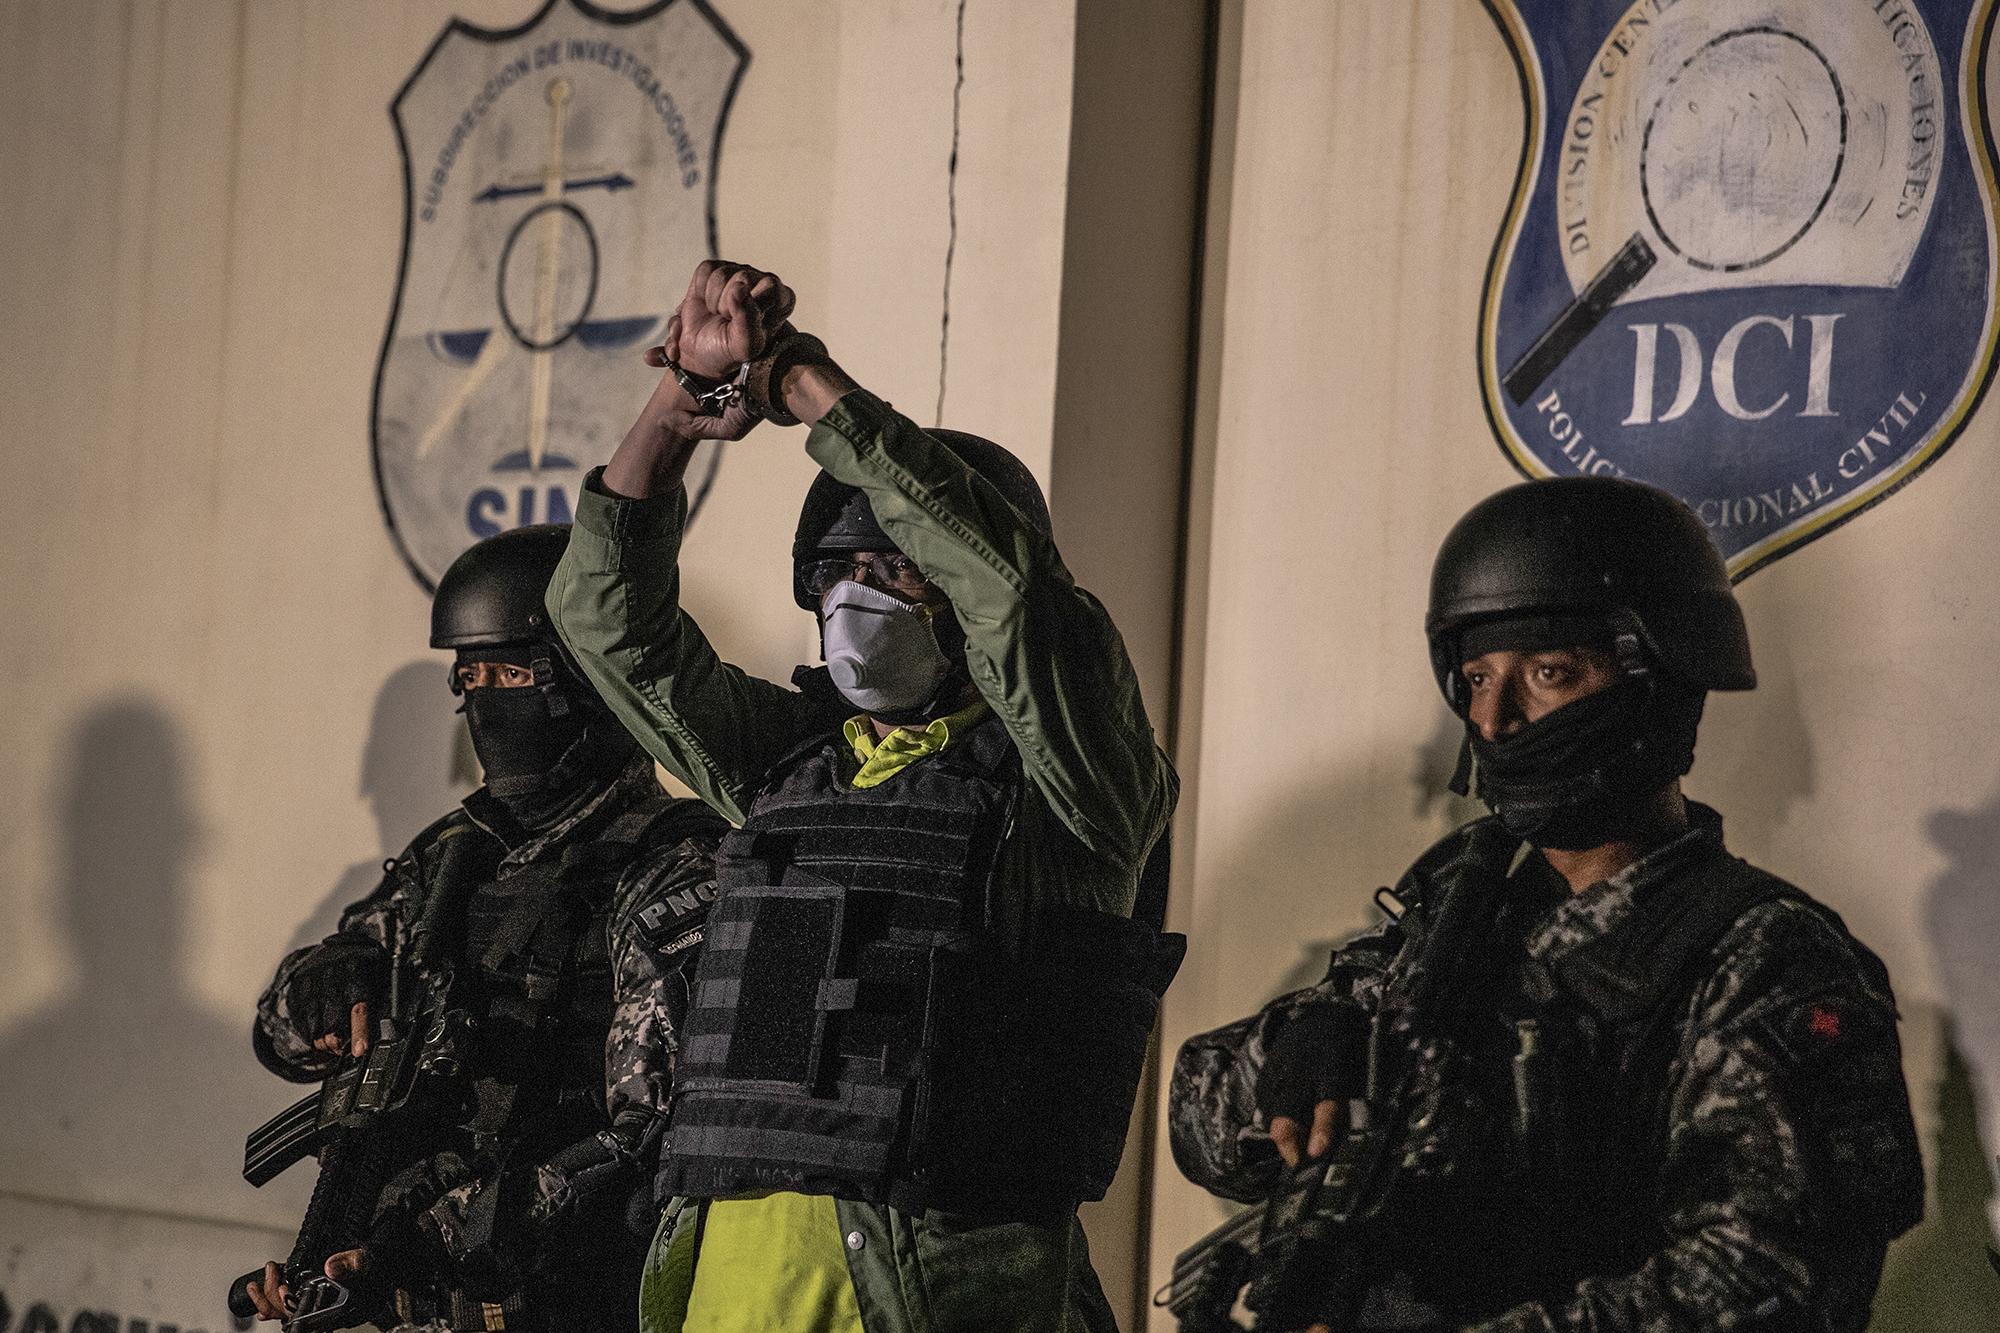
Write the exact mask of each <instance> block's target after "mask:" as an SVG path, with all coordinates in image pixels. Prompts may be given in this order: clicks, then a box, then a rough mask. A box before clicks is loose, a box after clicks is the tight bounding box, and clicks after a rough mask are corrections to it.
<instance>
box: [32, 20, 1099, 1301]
mask: <svg viewBox="0 0 2000 1333" xmlns="http://www.w3.org/2000/svg"><path fill="white" fill-rule="evenodd" d="M539 7H540V5H539V0H488V2H486V3H472V2H471V0H460V3H456V4H454V3H450V2H449V0H428V2H426V3H416V4H397V5H389V4H380V5H371V6H365V7H360V6H293V5H263V4H249V3H243V4H226V3H218V2H216V0H187V2H186V3H169V4H131V5H125V4H114V3H102V4H90V5H81V6H79V5H71V4H66V3H24V4H20V5H8V6H5V7H4V8H0V121H4V124H0V174H4V175H5V177H6V179H7V180H8V181H9V182H10V184H9V186H8V188H7V189H6V190H4V191H0V218H4V220H5V222H6V225H7V227H8V231H7V235H8V237H9V240H8V243H7V244H6V245H5V246H4V247H0V290H4V291H5V292H6V293H7V301H6V306H7V309H6V314H5V316H4V318H0V362H4V368H0V438H4V439H6V440H7V441H8V450H9V457H10V459H11V460H12V461H13V462H14V463H15V464H16V466H17V468H18V469H19V472H18V475H19V484H17V485H14V486H10V487H8V488H6V493H5V496H4V498H0V522H4V526H5V530H6V532H7V533H8V536H7V537H6V539H5V542H4V550H5V553H6V555H5V568H6V576H5V577H4V579H0V616H4V620H5V623H6V624H7V625H8V626H9V632H8V634H7V635H6V642H7V644H8V647H9V650H10V651H9V653H8V656H9V658H10V660H11V661H12V662H13V663H14V666H13V668H12V670H13V672H14V687H15V691H16V693H15V699H16V706H15V707H14V708H11V709H8V710H6V712H5V717H4V719H0V750H4V752H5V753H6V754H8V755H9V756H10V760H11V762H10V763H9V764H8V765H7V766H6V768H5V772H4V774H0V809H4V810H5V811H6V814H5V815H4V816H0V830H4V836H0V917H4V919H5V920H6V922H7V923H8V927H7V930H6V931H5V932H4V941H0V1124H4V1125H5V1126H6V1129H5V1131H4V1132H0V1297H3V1298H4V1300H5V1301H6V1302H7V1303H8V1306H9V1307H10V1308H11V1310H12V1311H13V1312H14V1317H16V1318H25V1317H26V1315H27V1313H28V1312H29V1311H30V1310H31V1309H32V1307H33V1306H34V1304H35V1303H36V1302H43V1303H46V1305H47V1306H48V1308H49V1310H50V1311H51V1312H53V1314H54V1315H56V1316H59V1317H60V1319H61V1320H62V1321H63V1322H64V1324H65V1325H67V1323H68V1321H69V1319H70V1318H71V1315H72V1312H74V1311H76V1310H79V1309H94V1310H103V1311H113V1312H115V1313H117V1314H118V1315H119V1316H121V1317H128V1318H142V1319H148V1320H151V1321H153V1322H154V1323H167V1324H178V1325H180V1326H181V1327H182V1328H209V1329H213V1328H215V1327H218V1326H221V1325H223V1324H226V1323H227V1322H228V1316H227V1315H226V1313H224V1311H223V1309H222V1303H221V1296H222V1291H223V1285H224V1282H225V1281H226V1279H227V1278H229V1277H232V1276H234V1275H235V1274H236V1273H238V1272H241V1271H243V1270H244V1269H245V1268H248V1267H249V1266H251V1264H252V1263H253V1262H256V1261H261V1259H262V1258H263V1257H265V1256H266V1255H278V1254H282V1253H284V1251H285V1249H286V1248H287V1247H288V1246H289V1242H290V1230H291V1229H292V1228H294V1227H295V1226H296V1222H297V1218H298V1216H299V1214H300V1212H301V1211H302V1209H303V1206H304V1202H305V1190H306V1188H307V1187H308V1186H309V1184H310V1171H309V1169H308V1170H299V1171H295V1172H294V1173H292V1174H291V1175H289V1176H287V1177H286V1178H284V1179H282V1180H281V1181H280V1182H278V1183H276V1184H274V1185H272V1186H270V1187H268V1188H267V1189H266V1190H264V1191H261V1192H260V1191H252V1190H251V1189H250V1188H249V1187H248V1186H246V1185H244V1184H243V1183H242V1181H241V1180H240V1178H239V1177H238V1174H237V1172H238V1166H239V1164H240V1152H241V1141H242V1135H243V1133H244V1132H245V1131H247V1130H248V1129H249V1128H251V1127H252V1126H253V1125H254V1124H255V1123H257V1122H258V1121H260V1120H262V1119H263V1118H264V1117H265V1116H266V1115H268V1114H270V1113H272V1112H274V1111H276V1110H277V1109H278V1108H279V1107H281V1106H282V1105H284V1104H286V1103H287V1102H289V1101H290V1100H291V1099H292V1098H293V1097H294V1096H296V1095H297V1090H296V1089H293V1088H291V1087H288V1086H285V1085H282V1084H280V1083H279V1082H278V1081H276V1080H274V1079H272V1078H271V1077H270V1076H269V1075H267V1074H265V1073H264V1072H263V1071H262V1070H261V1069H260V1068H259V1067H258V1066H257V1065H256V1064H255V1062H254V1061H253V1060H252V1059H251V1057H250V1054H249V1046H248V1030H249V1022H250V1014H251V1006H252V1004H253V1002H254V1000H255V997H256V995H257V992H258V990H259V989H260V988H261V987H262V985H263V984H264V982H265V981H266V980H267V979H268V978H269V976H270V972H271V969H272V967H273V966H274V965H275V963H276V962H277V959H278V958H279V956H280V955H281V954H282V953H283V952H284V951H285V950H286V949H288V948H290V947H294V946H295V945H297V944H299V943H302V942H305V941H308V940H311V939H315V938H317V937H318V936H319V935H321V934H323V933H324V932H325V931H326V930H327V929H328V928H329V927H330V925H331V922H332V920H333V917H334V915H335V914H336V913H337V911H338V909H339V907H340V905H341V904H343V903H344V902H347V901H350V900H351V899H353V898H354V897H357V896H359V894H360V893H362V892H365V891H366V890H367V889H368V888H370V887H372V885H373V880H374V876H375V874H376V873H377V871H378V869H379V863H380V861H381V859H382V858H383V857H384V856H385V855H392V854H394V853H395V852H396V851H397V850H398V849H400V847H401V846H402V844H403V843H404V842H405V841H406V840H407V839H408V837H409V836H410V835H411V834H412V833H414V832H415V831H416V830H417V829H418V828H420V827H422V826H423V825H424V824H426V823H428V822H429V821H430V820H431V819H432V818H434V817H436V815H437V814H439V813H441V812H442V811H443V809H445V808H446V807H447V806H448V804H449V803H450V802H451V801H452V800H454V799H455V797H456V795H457V794H458V793H460V792H462V791H463V790H464V789H465V787H466V785H467V783H468V781H469V778H470V775H471V771H472V770H471V767H470V764H469V760H468V757H467V756H466V755H464V754H463V753H462V751H461V750H460V749H459V746H460V741H459V739H458V738H459V735H460V732H459V728H458V726H457V722H456V719H455V718H454V717H453V716H452V713H451V709H452V707H453V705H452V701H451V699H450V697H449V696H448V695H447V693H446V692H445V689H444V664H445V659H444V658H443V656H442V655H439V654H432V653H430V652H429V651H428V650H427V649H426V647H425V635H426V630H427V618H426V616H427V606H428V599H427V598H426V597H425V595H424V594H423V592H422V590H421V589H420V588H419V587H418V586H417V585H416V583H415V582H414V580H413V579H412V578H411V577H410V575H409V574H408V573H407V572H406V571H405V570H404V568H403V566H402V563H401V561H400V560H399V558H398V556H397V554H396V552H395V550H394V548H393V546H392V544H391V542H390V540H389V537H388V534H387V533H386V531H385V530H384V527H383V523H382V519H381V515H380V512H379V510H378V507H377V499H376V494H375V490H374V483H373V480H372V478H371V473H370V464H369V434H368V423H369V401H370V386H371V383H372V379H373V375H374V372H375V364H376V357H377V354H378V351H379V349H380V345H381V338H382V332H383V327H384V322H385V320H386V317H387V315H388V312H389V303H390V300H391V296H392V293H393V291H394V288H395V280H396V272H397V265H398V258H399V246H400V244H401V235H402V225H403V222H402V212H403V182H402V175H401V172H402V167H401V161H400V159H399V157H398V153H397V146H396V139H395V136H394V133H393V130H392V127H391V123H390V120H389V117H388V114H387V107H388V104H389V101H390V98H391V97H392V96H393V95H394V94H395V92H396V90H397V88H398V87H399V86H400V85H401V84H402V82H403V80H404V79H405V78H406V77H407V76H408V75H409V73H410V72H411V70H412V69H413V68H414V67H415V65H416V63H417V61H418V60H419V58H420V57H421V56H422V55H423V53H424V51H425V49H426V48H427V47H428V46H429V44H430V43H431V41H432V39H433V38H434V37H436V36H437V34H438V33H439V31H440V30H441V29H442V28H443V26H444V25H445V24H446V23H447V22H448V21H449V20H450V19H451V18H452V17H453V15H454V14H457V15H458V16H460V17H463V18H465V19H466V20H468V21H471V22H475V23H478V24H481V25H485V26H488V27H510V26H513V25H516V24H519V23H522V22H524V21H525V20H527V19H528V18H529V17H531V16H532V15H533V14H534V13H535V12H536V11H537V9H538V8H539ZM626 7H627V8H629V7H631V6H626ZM720 9H721V12H722V14H723V17H724V18H725V19H726V20H727V21H728V22H729V23H730V24H731V25H732V26H733V28H734V29H735V31H736V33H737V35H738V36H739V37H740V38H741V39H742V41H743V42H744V44H745V45H747V46H748V47H749V48H750V51H751V53H752V56H751V63H750V66H749V68H748V70H747V72H746V75H745V79H744V82H743V84H742V87H741V91H740V93H739V95H738V97H737V100H736V103H735V107H734V111H733V115H732V118H731V120H730V122H729V125H728V128H727V131H726V134H725V136H724V138H723V143H722V152H721V160H720V162H719V163H717V164H715V170H716V175H717V179H718V191H717V200H716V206H717V208H716V211H717V217H716V223H717V232H718V237H719V240H720V243H721V246H722V248H723V250H724V251H725V252H727V253H729V254H731V255H733V256H740V257H744V258H748V259H751V260H753V261H754V262H757V263H759V264H761V265H764V266H766V267H769V268H773V269H776V270H778V271H780V272H782V273H783V274H785V275H786V276H787V278H788V279H789V280H790V281H792V282H793V283H794V284H795V285H796V286H797V288H798V289H799V291H800V293H801V305H800V311H799V320H800V322H801V323H802V324H805V325H807V326H809V327H812V328H814V329H815V330H817V331H818V332H820V333H821V334H822V335H823V336H824V337H826V339H827V340H828V341H829V342H830V343H831V344H832V345H833V346H835V347H836V348H838V349H839V350H840V353H841V355H842V357H843V360H845V361H846V362H847V363H848V364H849V365H850V366H851V367H852V369H853V370H854V371H855V373H856V374H857V375H858V376H859V377H860V378H862V379H863V380H864V381H866V382H867V383H868V384H869V385H870V386H871V387H873V388H875V389H877V390H878V391H880V392H882V393H883V394H884V395H885V396H887V397H889V398H891V399H892V400H894V401H896V402H897V403H898V404H900V405H903V406H904V407H905V408H908V409H912V410H913V412H914V414H915V415H916V416H917V417H918V418H919V419H921V420H924V421H927V422H928V421H931V420H933V419H934V416H935V413H936V410H937V405H938V402H939V399H940V395H941V394H942V396H943V399H944V408H945V411H946V412H947V413H948V415H949V416H950V418H951V420H952V421H953V422H954V424H957V425H960V426H964V427H967V428H969V429H974V430H979V431H981V432H983V433H986V434H990V435H993V436H996V437H998V438H1000V439H1003V440H1006V441H1007V442H1008V443H1009V444H1010V445H1012V446H1013V447H1014V448H1015V449H1016V450H1017V451H1018V452H1019V453H1021V454H1022V455H1023V456H1024V457H1025V458H1026V459H1027V460H1028V461H1029V462H1030V464H1031V466H1033V467H1035V468H1036V470H1037V471H1038V472H1040V473H1041V474H1042V475H1043V476H1044V477H1046V476H1047V475H1048V471H1049V459H1050V449H1051V433H1052V426H1051V422H1052V411H1053V409H1052V406H1051V404H1052V398H1053V386H1054V380H1055V364H1056V335H1057V324H1058V316H1059V301H1058V296H1059V292H1058V284H1059V277H1060V259H1061V253H1062V227H1063V210H1062V199H1063V193H1064V187H1065V176H1064V172H1063V169H1062V164H1063V163H1064V162H1065V160H1066V156H1067V143H1068V137H1069V117H1068V105H1069V100H1068V93H1069V79H1068V77H1067V72H1068V70H1069V68H1070V63H1071V41H1072V36H1071V34H1072V29H1073V23H1072V18H1071V14H1070V11H1069V10H1068V9H1067V8H1066V7H1065V6H1063V5H1061V4H1046V3H1034V4H1028V5H1012V6H1009V7H1008V8H1007V9H1006V10H1005V11H1000V10H997V9H995V8H993V7H990V6H986V7H982V6H979V5H972V6H969V7H968V9H967V13H966V16H965V23H964V33H963V41H964V62H965V70H966V75H967V77H966V81H965V85H964V88H963V92H962V97H961V100H960V105H959V112H960V114H959V117H958V126H957V129H956V133H957V136H958V140H957V143H956V145H954V141H953V135H954V124H953V96H954V87H955V84H956V80H957V65H956V60H955V55H956V47H957V42H958V39H959V29H958V15H959V7H958V6H957V5H956V4H953V3H948V0H899V2H898V3H871V4H866V5H848V6H825V5H820V4H814V3H806V2H804V0H800V2H799V3H770V2H769V0H759V2H758V3H755V4H748V3H728V0H724V3H723V4H722V5H721V6H720ZM955 146H956V149H957V152H958V172H957V178H956V186H955V188H956V192H957V199H956V204H957V214H958V226H957V234H956V246H955V249H956V253H955V257H954V260H953V268H952V278H951V288H950V294H949V296H950V301H951V323H950V338H949V342H948V344H946V343H941V337H940V334H941V312H942V307H943V303H944V301H945V299H946V279H945V258H946V251H947V246H948V245H949V244H950V243H951V240H952V237H951V233H950V231H949V220H948V197H947V169H948V166H949V164H950V162H951V159H952V154H953V151H954V147H955ZM1051 164H1053V165H1051ZM679 294H680V293H679V289H678V287H676V289H675V290H673V291H671V292H666V293H662V294H661V295H662V297H663V299H664V300H665V301H667V302H669V303H671V302H672V301H673V300H676V299H678V297H679ZM947 351H948V353H949V367H948V371H947V372H946V373H945V374H944V375H943V377H942V380H941V377H940V358H941V354H942V353H944V352H947ZM651 381H652V376H651V374H650V373H649V372H646V371H644V370H643V368H641V367H638V366H637V365H636V363H635V366H634V375H633V386H634V388H633V392H634V394H635V395H636V396H635V398H634V400H633V404H632V406H633V407H634V408H636V405H637V402H638V401H640V400H642V399H643V396H644V394H645V393H646V392H647V391H649V389H650V386H651ZM803 439H804V432H803V431H793V432H789V433H781V432H778V431H775V430H770V429H767V430H765V431H764V432H762V433H760V434H759V435H756V436H753V437H752V438H751V439H750V440H748V441H747V442H745V443H744V444H742V445H741V446H739V447H737V448H736V449H734V450H732V451H731V453H730V456H729V457H728V458H727V459H726V461H725V463H724V465H723V467H722V470H721V473H720V476H719V480H718V482H717V485H716V487H715V490H714V492H713V493H712V496H711V499H710V502H709V506H708V508H707V509H706V510H705V512H704V513H703V515H702V517H701V520H700V524H699V527H698V540H697V541H696V542H695V543H694V545H693V547H692V548H691V550H690V552H689V556H688V561H687V565H686V574H687V580H686V583H687V597H688V601H689V604H690V606H691V607H692V608H693V610H694V612H695V614H696V615H697V616H698V617H699V618H700V620H701V621H702V623H703V625H704V626H705V627H706V629H707V630H708V631H709V633H710V634H711V636H712V637H713V638H714V639H715V640H716V641H717V642H718V643H719V644H720V645H721V646H722V647H723V648H724V649H725V651H727V652H729V653H730V654H732V655H733V656H734V657H735V658H736V659H737V660H738V661H741V662H743V663H745V664H746V665H748V666H750V667H751V668H753V669H756V670H759V671H762V672H765V673H767V674H774V675H778V676H780V677H782V676H783V675H784V674H786V673H788V672H789V670H790V668H791V666H792V665H793V664H794V663H796V662H799V661H802V660H809V659H810V658H811V656H812V654H813V653H814V651H815V642H816V641H815V638H814V635H813V630H812V626H811V622H810V620H809V619H807V618H806V617H804V616H802V615H801V614H800V613H799V612H798V611H797V610H796V608H794V607H793V606H792V605H791V601H790V598H789V596H788V595H787V592H786V590H787V588H788V585H789V579H790V570H789V563H788V551H789V544H790V531H791V521H792V515H793V513H794V509H793V505H794V504H795V501H796V497H798V496H799V495H801V494H803V492H804V489H805V487H806V485H807V483H808V482H809V480H810V479H811V476H812V474H813V468H812V465H811V464H810V462H809V461H808V460H807V459H806V458H805V456H804V453H803V451H802V450H801V449H800V447H799V446H800V443H801V442H802V441H803ZM1111 1230H1112V1231H1113V1232H1114V1234H1113V1236H1112V1237H1111V1239H1110V1240H1109V1242H1108V1246H1109V1249H1110V1252H1111V1259H1110V1267H1111V1268H1112V1269H1113V1270H1114V1271H1116V1270H1120V1269H1122V1270H1123V1271H1125V1272H1127V1273H1129V1272H1130V1271H1131V1268H1132V1263H1133V1260H1132V1259H1131V1258H1130V1257H1127V1258H1125V1259H1123V1260H1120V1259H1119V1258H1118V1255H1119V1253H1120V1249H1121V1246H1120V1241H1119V1234H1118V1233H1122V1235H1123V1236H1124V1237H1127V1238H1129V1237H1131V1236H1133V1235H1134V1234H1135V1228H1134V1225H1133V1223H1132V1222H1131V1221H1129V1220H1128V1221H1126V1222H1124V1223H1123V1224H1122V1225H1121V1226H1119V1227H1116V1228H1111ZM1124 1249H1125V1251H1126V1252H1127V1254H1128V1256H1129V1252H1130V1241H1129V1239H1127V1240H1126V1241H1125V1244H1124ZM1127 1285H1130V1283H1129V1279H1128V1281H1127ZM39 1318H40V1316H37V1319H39ZM4 1322H5V1321H4V1319H0V1323H4Z"/></svg>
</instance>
